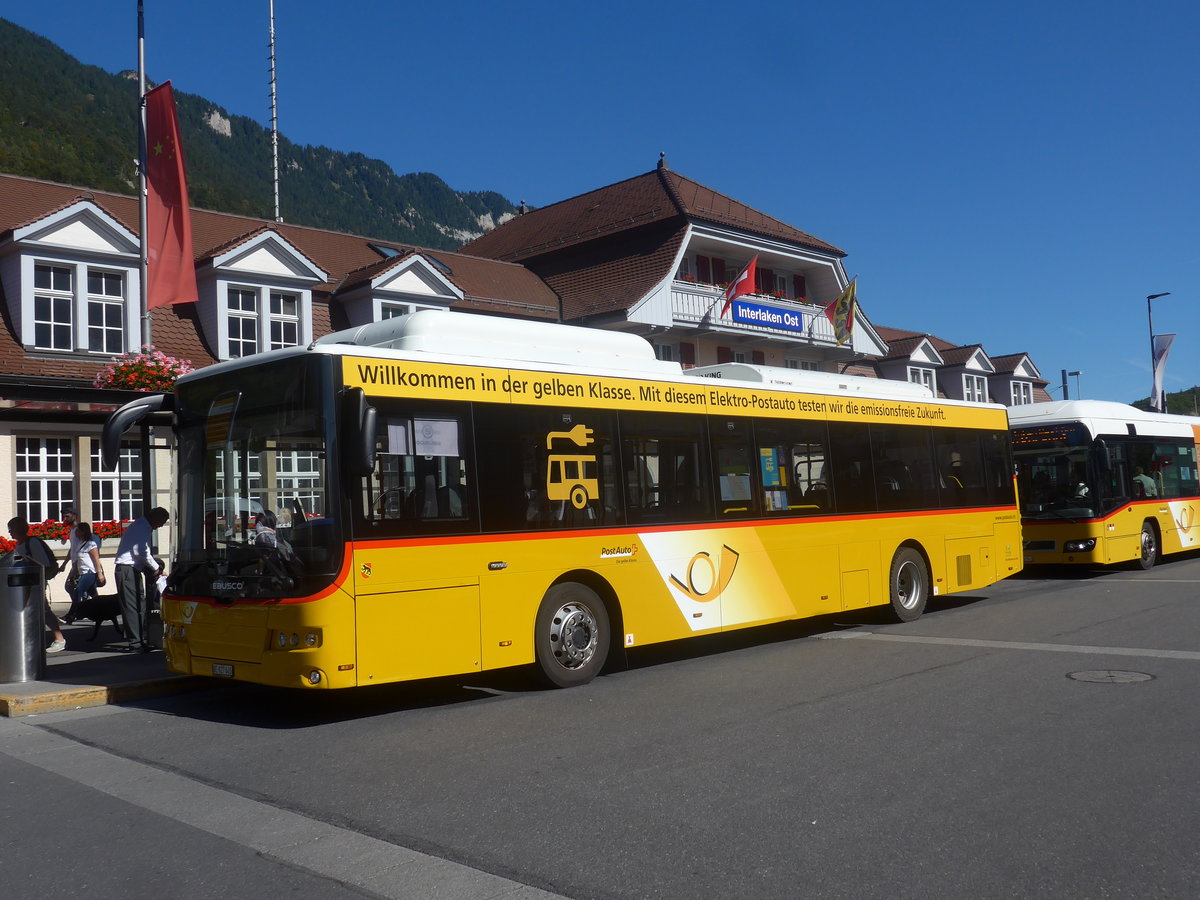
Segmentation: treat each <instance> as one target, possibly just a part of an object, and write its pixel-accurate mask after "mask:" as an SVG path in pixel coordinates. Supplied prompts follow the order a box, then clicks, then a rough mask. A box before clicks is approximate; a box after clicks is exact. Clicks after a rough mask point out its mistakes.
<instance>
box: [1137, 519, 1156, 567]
mask: <svg viewBox="0 0 1200 900" xmlns="http://www.w3.org/2000/svg"><path fill="white" fill-rule="evenodd" d="M1156 562H1158V531H1157V530H1156V529H1155V528H1154V525H1153V524H1152V523H1151V522H1143V523H1142V555H1141V557H1140V558H1139V559H1138V565H1140V566H1141V567H1142V568H1143V569H1152V568H1154V564H1155V563H1156Z"/></svg>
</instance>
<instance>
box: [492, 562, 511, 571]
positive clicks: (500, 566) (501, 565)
mask: <svg viewBox="0 0 1200 900" xmlns="http://www.w3.org/2000/svg"><path fill="white" fill-rule="evenodd" d="M507 568H508V563H506V562H502V561H500V560H496V561H495V562H490V563H488V571H489V572H500V571H503V570H504V569H507Z"/></svg>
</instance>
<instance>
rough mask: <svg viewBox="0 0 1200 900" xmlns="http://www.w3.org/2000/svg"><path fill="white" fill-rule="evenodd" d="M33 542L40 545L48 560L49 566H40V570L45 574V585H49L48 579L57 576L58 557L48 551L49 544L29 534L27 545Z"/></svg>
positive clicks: (51, 551)
mask: <svg viewBox="0 0 1200 900" xmlns="http://www.w3.org/2000/svg"><path fill="white" fill-rule="evenodd" d="M34 541H37V543H39V544H41V546H42V552H43V553H45V554H46V559H48V560H50V562H49V564H45V563H43V564H42V569H44V570H45V572H46V584H49V583H50V579H52V578H53V577H54V576H55V575H57V574H58V557H57V556H55V555H54V551H53V550H51V549H50V545H49V544H47V543H46V542H45V541H44V540H42V539H41V538H40V537H38V536H37V535H36V534H31V535H30V536H29V543H30V544H32V543H33V542H34Z"/></svg>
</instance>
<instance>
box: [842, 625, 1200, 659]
mask: <svg viewBox="0 0 1200 900" xmlns="http://www.w3.org/2000/svg"><path fill="white" fill-rule="evenodd" d="M821 637H822V638H823V639H826V640H835V639H836V640H850V639H852V638H857V639H861V640H868V641H893V642H895V643H901V644H943V645H947V646H955V647H983V648H985V649H991V650H1042V651H1045V652H1049V653H1090V654H1099V655H1101V656H1143V657H1152V658H1154V659H1194V660H1200V651H1195V650H1145V649H1140V648H1137V647H1087V646H1083V645H1080V644H1038V643H1030V642H1025V641H981V640H976V639H974V638H940V637H920V636H918V635H912V634H879V633H877V632H874V631H841V632H836V633H833V634H823V635H821Z"/></svg>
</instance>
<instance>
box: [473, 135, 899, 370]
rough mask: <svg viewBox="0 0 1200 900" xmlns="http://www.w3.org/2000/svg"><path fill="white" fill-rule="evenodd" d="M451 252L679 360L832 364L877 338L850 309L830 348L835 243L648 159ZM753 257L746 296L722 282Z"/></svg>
mask: <svg viewBox="0 0 1200 900" xmlns="http://www.w3.org/2000/svg"><path fill="white" fill-rule="evenodd" d="M463 250H464V251H465V252H468V253H472V254H475V255H478V256H487V257H490V258H492V259H498V260H505V261H508V262H518V263H521V264H522V265H524V266H526V267H528V268H529V269H530V270H532V271H533V272H535V273H537V274H538V275H539V276H541V277H542V279H543V280H545V282H546V283H547V284H548V285H550V287H551V288H553V290H554V291H555V293H557V294H558V295H559V296H560V297H561V298H562V305H563V318H564V320H565V321H567V322H570V323H575V324H582V325H590V326H594V327H600V328H609V329H615V330H619V331H631V332H634V333H637V334H641V335H643V336H645V337H647V338H648V339H649V340H650V341H651V343H653V344H654V346H655V348H656V351H657V352H658V354H659V355H660V356H661V357H662V358H664V359H674V360H678V361H680V362H682V363H683V364H684V365H707V364H710V363H716V362H747V363H758V364H765V365H773V366H781V367H791V368H808V369H824V370H837V369H838V368H840V367H841V366H844V365H845V364H847V363H850V362H852V361H854V360H856V359H860V358H865V357H875V356H882V355H883V354H885V353H886V352H887V345H886V344H885V343H884V342H883V341H882V340H881V339H880V338H879V336H878V335H877V334H876V333H875V330H874V328H873V327H872V325H871V323H870V321H869V319H868V317H867V315H866V314H864V313H863V311H862V309H861V307H860V309H859V317H858V318H857V320H856V327H855V328H854V332H853V336H852V338H851V340H850V341H848V342H846V343H844V344H843V345H841V346H838V344H837V342H836V340H835V338H834V332H833V325H832V323H831V322H830V320H829V319H828V317H826V315H825V307H826V306H827V305H828V304H830V303H832V302H833V301H834V300H835V299H836V298H837V296H838V295H839V294H840V293H841V292H842V290H843V289H844V288H845V287H846V285H847V284H848V283H849V279H848V278H847V277H846V271H845V269H844V267H843V266H842V258H843V257H844V256H845V255H846V254H845V252H844V251H842V250H841V249H839V248H838V247H836V246H834V245H833V244H830V243H828V242H827V241H824V240H822V239H820V238H818V237H815V236H813V235H811V234H809V233H808V232H805V231H801V230H800V229H798V228H794V227H793V226H791V225H788V224H786V223H785V222H781V221H779V220H778V219H774V218H772V217H770V216H768V215H766V214H764V213H762V212H759V211H758V210H756V209H754V208H752V207H750V206H748V205H747V204H745V203H741V202H739V201H737V200H734V199H732V198H730V197H727V196H725V195H724V194H721V193H719V192H718V191H715V190H713V189H712V188H709V187H706V186H704V185H702V184H699V183H698V182H696V181H693V180H692V179H690V178H687V177H686V176H684V175H681V174H679V173H678V172H673V171H671V169H670V168H668V167H667V165H666V161H665V159H664V160H660V162H659V165H658V167H657V168H656V169H654V170H653V171H650V172H647V173H645V174H643V175H638V176H636V177H634V178H630V179H627V180H625V181H620V182H617V183H616V184H611V185H608V186H607V187H602V188H598V189H597V190H594V191H589V192H588V193H586V194H581V195H580V196H578V197H572V198H570V199H568V200H563V201H560V202H558V203H554V204H551V205H550V206H546V207H543V208H541V209H537V210H533V211H531V212H526V213H525V214H524V215H520V216H516V217H514V218H512V219H510V220H509V221H507V222H505V223H504V224H503V225H501V226H499V227H497V228H496V229H494V230H493V231H490V232H488V233H487V234H485V235H483V236H481V237H479V238H476V239H475V240H473V241H471V242H470V243H469V244H467V245H466V246H465V247H463ZM753 257H757V260H758V262H757V270H758V275H757V284H756V287H757V294H756V295H755V296H753V297H744V298H742V300H741V302H739V303H735V304H733V305H732V306H731V308H730V309H729V310H728V311H726V310H725V309H724V306H725V304H724V302H723V293H724V289H725V286H726V284H727V283H728V282H729V281H731V280H732V279H733V278H735V277H736V276H737V274H738V273H739V272H740V271H741V269H742V268H743V267H744V266H745V265H746V263H748V262H749V261H750V259H751V258H753Z"/></svg>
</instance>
